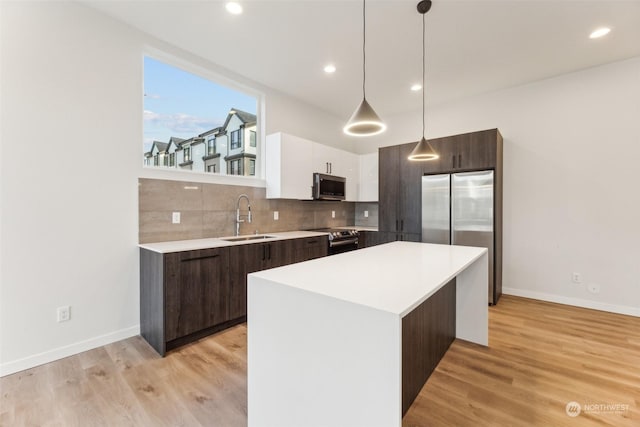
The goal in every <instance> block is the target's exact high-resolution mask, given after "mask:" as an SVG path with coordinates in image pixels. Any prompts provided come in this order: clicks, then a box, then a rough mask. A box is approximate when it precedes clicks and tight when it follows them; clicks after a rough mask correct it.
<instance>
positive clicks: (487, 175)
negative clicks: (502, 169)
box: [422, 170, 496, 304]
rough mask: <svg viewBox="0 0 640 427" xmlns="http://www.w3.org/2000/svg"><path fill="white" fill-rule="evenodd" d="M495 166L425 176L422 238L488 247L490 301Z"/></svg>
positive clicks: (492, 290) (493, 297)
mask: <svg viewBox="0 0 640 427" xmlns="http://www.w3.org/2000/svg"><path fill="white" fill-rule="evenodd" d="M493 186H494V177H493V170H488V171H476V172H461V173H452V174H443V175H426V176H423V177H422V241H423V242H426V243H440V244H448V245H462V246H480V247H485V248H487V249H489V282H488V283H489V291H488V292H489V303H490V304H495V303H496V295H495V280H494V252H495V234H494V191H493Z"/></svg>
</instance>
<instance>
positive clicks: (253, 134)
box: [249, 130, 256, 175]
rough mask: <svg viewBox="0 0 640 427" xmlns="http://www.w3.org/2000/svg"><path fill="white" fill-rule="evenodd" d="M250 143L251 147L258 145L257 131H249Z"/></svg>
mask: <svg viewBox="0 0 640 427" xmlns="http://www.w3.org/2000/svg"><path fill="white" fill-rule="evenodd" d="M249 145H250V146H251V147H255V146H256V132H255V131H253V130H252V131H250V132H249ZM251 175H254V174H251Z"/></svg>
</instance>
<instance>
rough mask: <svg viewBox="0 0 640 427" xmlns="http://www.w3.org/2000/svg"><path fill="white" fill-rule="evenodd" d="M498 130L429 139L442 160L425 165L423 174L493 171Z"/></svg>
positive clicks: (495, 161) (424, 163) (496, 152)
mask: <svg viewBox="0 0 640 427" xmlns="http://www.w3.org/2000/svg"><path fill="white" fill-rule="evenodd" d="M497 135H498V130H497V129H489V130H483V131H479V132H471V133H464V134H460V135H452V136H446V137H443V138H435V139H430V140H429V143H430V144H431V146H432V147H433V149H434V151H435V152H436V153H438V155H439V156H440V158H439V159H438V160H435V161H428V162H422V165H423V167H422V173H423V174H426V175H430V174H437V173H450V172H462V171H472V170H483V169H493V168H495V167H496V165H497V164H498V161H497V160H498V159H497V157H498V156H497V154H498V143H497V139H498V136H497Z"/></svg>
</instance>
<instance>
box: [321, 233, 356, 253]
mask: <svg viewBox="0 0 640 427" xmlns="http://www.w3.org/2000/svg"><path fill="white" fill-rule="evenodd" d="M313 231H322V232H326V233H329V255H335V254H339V253H343V252H348V251H353V250H356V249H358V230H355V229H350V230H344V229H337V228H321V229H317V230H313Z"/></svg>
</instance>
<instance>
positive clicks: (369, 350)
mask: <svg viewBox="0 0 640 427" xmlns="http://www.w3.org/2000/svg"><path fill="white" fill-rule="evenodd" d="M487 259H488V257H487V250H486V249H484V248H475V247H464V246H449V245H433V244H427V243H412V242H393V243H388V244H385V245H380V246H374V247H371V248H366V249H361V250H358V251H353V252H347V253H344V254H340V255H335V256H329V257H325V258H320V259H316V260H312V261H307V262H303V263H299V264H293V265H288V266H285V267H280V268H274V269H271V270H266V271H261V272H257V273H252V274H250V275H249V278H248V308H247V312H248V314H247V321H248V424H249V426H250V427H253V426H278V427H287V426H291V427H300V426H305V427H312V426H332V427H338V426H349V427H357V426H366V427H374V426H384V427H391V426H401V425H402V415H403V409H404V410H406V408H407V407H408V405H409V404H410V403H411V402H412V401H413V398H414V397H415V394H417V392H416V391H415V390H416V388H417V390H418V391H419V388H420V387H421V385H422V384H423V383H424V381H426V379H427V378H428V375H429V374H430V372H431V370H430V369H433V367H435V365H434V363H435V364H437V361H438V360H439V358H440V357H442V354H444V351H446V348H448V345H449V344H450V341H451V340H453V336H455V337H456V338H460V339H463V340H467V341H471V342H474V343H478V344H481V345H487V344H488V296H487V286H488V283H487V278H488V270H487V269H488V265H487V262H488V261H487ZM447 319H448V320H447ZM447 330H448V331H450V333H449V335H451V337H450V339H449V340H448V341H447V340H445V338H446V337H444V336H445V335H447V333H446V332H447ZM425 343H429V344H425ZM432 343H437V345H438V346H439V347H440V348H441V350H440V353H439V354H438V355H436V356H428V354H429V353H433V351H432V350H433V348H432V347H435V344H432ZM426 357H431V359H430V361H425V360H424V359H425V358H426ZM434 357H436V360H433V359H434ZM429 363H430V364H431V365H432V367H431V368H429V369H426V370H427V371H428V372H422V371H425V368H424V365H425V364H429ZM416 367H419V368H416ZM416 370H417V371H421V372H417V371H416ZM403 374H404V375H403ZM416 379H419V382H418V383H417V384H409V383H411V382H413V383H415V381H416ZM403 382H404V388H403ZM407 387H409V388H412V389H413V391H411V390H409V391H407ZM411 395H413V396H411Z"/></svg>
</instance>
